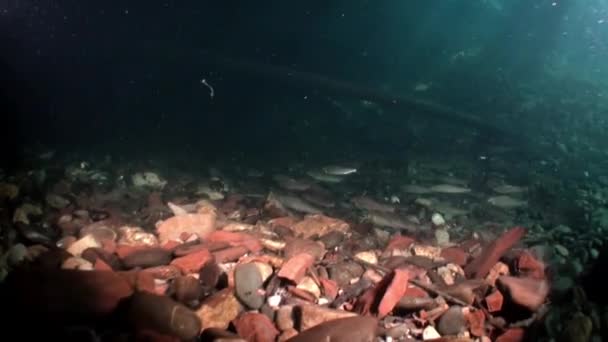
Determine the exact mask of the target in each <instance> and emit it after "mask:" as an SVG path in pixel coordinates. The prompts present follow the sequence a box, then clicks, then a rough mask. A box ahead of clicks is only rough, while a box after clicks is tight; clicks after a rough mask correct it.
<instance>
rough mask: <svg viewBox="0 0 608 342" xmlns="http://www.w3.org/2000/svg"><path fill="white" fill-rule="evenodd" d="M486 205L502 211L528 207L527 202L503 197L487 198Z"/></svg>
mask: <svg viewBox="0 0 608 342" xmlns="http://www.w3.org/2000/svg"><path fill="white" fill-rule="evenodd" d="M488 203H490V204H492V205H493V206H496V207H499V208H503V209H513V208H519V207H525V206H526V205H528V202H527V201H522V200H518V199H516V198H513V197H509V196H505V195H502V196H494V197H490V198H488Z"/></svg>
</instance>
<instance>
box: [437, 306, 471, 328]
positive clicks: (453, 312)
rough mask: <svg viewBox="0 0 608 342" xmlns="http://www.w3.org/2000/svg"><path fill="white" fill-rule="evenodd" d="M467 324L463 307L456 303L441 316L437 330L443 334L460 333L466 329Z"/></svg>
mask: <svg viewBox="0 0 608 342" xmlns="http://www.w3.org/2000/svg"><path fill="white" fill-rule="evenodd" d="M465 324H466V320H465V317H464V314H463V312H462V307H461V306H458V305H454V306H452V307H450V308H449V309H448V311H446V312H445V313H444V314H443V315H441V317H440V318H439V323H438V324H437V331H438V332H439V334H441V335H458V334H459V333H460V332H462V331H463V330H464V329H465Z"/></svg>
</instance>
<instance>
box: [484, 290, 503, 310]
mask: <svg viewBox="0 0 608 342" xmlns="http://www.w3.org/2000/svg"><path fill="white" fill-rule="evenodd" d="M503 301H504V298H503V296H502V293H500V291H494V292H493V293H492V294H490V295H488V296H487V297H486V307H487V308H488V312H497V311H500V310H501V309H502V303H503Z"/></svg>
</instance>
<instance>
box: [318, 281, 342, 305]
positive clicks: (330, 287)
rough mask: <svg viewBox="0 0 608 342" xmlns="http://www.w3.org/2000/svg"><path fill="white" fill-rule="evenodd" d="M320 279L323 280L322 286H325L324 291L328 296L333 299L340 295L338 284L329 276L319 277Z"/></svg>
mask: <svg viewBox="0 0 608 342" xmlns="http://www.w3.org/2000/svg"><path fill="white" fill-rule="evenodd" d="M319 281H320V282H321V286H323V292H324V293H325V296H326V297H328V298H329V299H331V300H334V299H336V297H338V290H339V289H338V284H337V283H336V282H335V281H333V280H330V279H327V278H319Z"/></svg>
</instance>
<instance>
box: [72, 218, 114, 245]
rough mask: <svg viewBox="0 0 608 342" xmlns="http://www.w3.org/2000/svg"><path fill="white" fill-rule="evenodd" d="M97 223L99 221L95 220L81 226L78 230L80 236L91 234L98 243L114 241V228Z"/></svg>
mask: <svg viewBox="0 0 608 342" xmlns="http://www.w3.org/2000/svg"><path fill="white" fill-rule="evenodd" d="M99 223H100V222H96V223H93V224H90V225H88V226H86V227H84V228H82V229H81V230H80V232H79V235H80V237H81V238H82V237H84V236H86V235H92V236H94V237H95V239H97V241H99V242H100V243H103V242H104V241H116V237H117V234H116V232H115V231H114V229H112V228H110V227H108V226H106V225H103V224H101V225H100V224H99Z"/></svg>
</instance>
